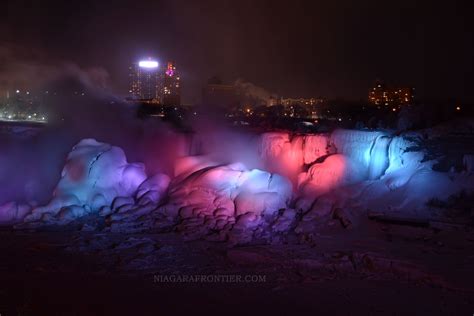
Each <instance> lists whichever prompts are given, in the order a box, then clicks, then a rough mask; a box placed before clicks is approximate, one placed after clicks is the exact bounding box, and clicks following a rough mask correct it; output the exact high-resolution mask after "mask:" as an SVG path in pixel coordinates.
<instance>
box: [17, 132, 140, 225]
mask: <svg viewBox="0 0 474 316" xmlns="http://www.w3.org/2000/svg"><path fill="white" fill-rule="evenodd" d="M145 179H146V175H145V168H144V166H143V165H142V164H132V163H128V162H127V159H126V157H125V154H124V152H123V150H122V149H120V148H119V147H115V146H112V145H109V144H105V143H100V142H97V141H96V140H94V139H84V140H82V141H80V142H79V143H78V144H77V145H76V146H74V148H73V149H72V151H71V152H70V153H69V155H68V157H67V161H66V165H65V166H64V168H63V171H62V174H61V179H60V181H59V183H58V185H57V186H56V189H55V191H54V196H53V199H52V200H51V201H50V203H49V204H47V205H45V206H40V207H37V208H35V209H33V211H32V213H31V214H30V215H28V216H27V217H26V218H25V221H27V222H28V221H35V220H38V219H40V218H41V217H42V215H43V214H50V215H52V216H55V215H59V220H61V221H68V220H71V219H73V218H77V217H80V216H83V215H86V214H88V213H89V212H98V211H99V210H100V209H101V208H102V207H104V206H110V205H111V204H112V202H113V201H114V199H115V198H116V197H132V196H133V195H134V194H135V192H136V191H137V189H138V187H139V186H140V184H141V183H142V182H143V181H144V180H145Z"/></svg>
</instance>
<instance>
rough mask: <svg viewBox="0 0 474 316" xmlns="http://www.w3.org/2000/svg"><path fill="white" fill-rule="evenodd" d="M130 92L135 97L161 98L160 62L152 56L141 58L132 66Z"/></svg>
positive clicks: (142, 98) (141, 98)
mask: <svg viewBox="0 0 474 316" xmlns="http://www.w3.org/2000/svg"><path fill="white" fill-rule="evenodd" d="M129 69H130V73H129V78H130V89H129V93H130V94H131V95H132V97H133V98H134V99H140V100H159V99H160V77H161V76H160V71H159V67H158V62H157V61H156V60H153V59H151V58H149V59H147V60H141V61H139V62H137V63H134V64H132V66H130V68H129Z"/></svg>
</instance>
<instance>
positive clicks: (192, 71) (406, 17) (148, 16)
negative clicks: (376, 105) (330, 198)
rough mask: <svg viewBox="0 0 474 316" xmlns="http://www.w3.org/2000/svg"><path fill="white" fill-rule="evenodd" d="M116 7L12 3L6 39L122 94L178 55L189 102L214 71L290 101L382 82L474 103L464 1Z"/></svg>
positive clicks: (359, 92) (25, 54)
mask: <svg viewBox="0 0 474 316" xmlns="http://www.w3.org/2000/svg"><path fill="white" fill-rule="evenodd" d="M46 7H47V8H48V9H47V11H45V9H44V8H46ZM109 9H110V8H109V7H108V6H107V5H106V4H101V3H96V2H92V1H84V2H81V3H80V4H77V5H72V4H68V3H60V2H54V1H52V2H51V3H50V5H45V4H44V3H37V4H33V5H31V6H27V7H24V6H21V7H20V5H19V4H17V3H14V2H9V3H8V4H7V6H6V10H5V12H6V13H7V15H6V17H5V18H2V19H1V22H0V25H1V26H2V27H1V30H2V31H0V37H1V39H2V42H3V43H5V44H4V45H16V46H19V47H22V48H23V49H20V50H21V51H22V52H21V54H20V55H21V56H19V55H15V56H14V58H17V59H19V60H21V61H24V60H38V62H39V63H43V62H44V63H52V62H55V61H64V62H72V63H75V64H77V65H79V66H80V67H84V68H90V67H100V68H102V69H104V70H105V71H106V72H107V73H108V78H109V85H110V87H111V88H112V89H113V90H114V91H126V87H127V85H128V83H127V79H126V72H127V69H125V70H124V68H125V67H123V65H126V64H128V63H129V61H130V60H135V59H140V58H142V57H144V56H149V55H154V56H160V58H163V61H166V60H174V61H175V62H176V63H177V64H178V65H180V69H181V70H182V72H181V79H182V80H183V82H185V83H186V89H183V102H185V103H196V102H197V101H198V100H199V98H200V94H201V93H200V91H201V89H202V86H203V85H204V84H205V83H206V82H207V80H208V79H209V78H210V77H212V76H214V75H217V76H219V77H221V78H222V79H223V81H225V82H230V83H232V82H235V81H236V80H238V79H239V78H240V79H243V80H245V81H248V82H251V83H253V84H255V85H257V86H261V87H264V88H265V89H267V90H268V91H270V92H271V93H277V94H279V95H284V96H288V97H300V96H301V97H312V96H314V95H323V96H327V97H328V98H336V97H341V98H347V99H353V100H358V99H365V97H366V91H367V88H368V87H370V86H372V84H373V82H374V80H375V79H377V78H382V79H386V80H390V81H394V82H396V83H400V84H406V85H408V86H414V87H417V95H418V96H420V97H421V98H428V99H436V98H442V99H444V98H459V99H463V100H474V92H472V89H470V86H472V84H473V83H474V78H473V76H472V73H473V62H472V58H471V56H472V53H473V52H474V48H473V46H474V45H473V41H472V37H471V36H470V32H469V30H470V29H471V25H470V20H469V16H468V14H467V12H469V11H468V10H466V9H467V8H466V7H465V5H463V4H462V3H461V2H456V1H454V2H450V3H447V4H444V5H442V6H441V5H439V4H436V3H430V2H416V3H414V2H412V1H398V2H397V3H395V4H393V3H392V4H387V3H375V2H372V1H362V2H357V3H353V2H352V1H339V2H336V3H333V4H330V3H318V2H304V1H296V2H295V3H292V4H291V5H289V4H288V3H285V2H277V3H269V2H266V1H262V2H258V3H255V2H252V1H239V2H226V3H224V2H218V1H210V0H207V1H202V2H199V3H194V4H189V5H186V6H182V5H181V3H180V1H168V0H164V1H155V2H148V1H138V2H136V3H134V6H132V7H130V6H127V2H126V1H119V2H117V3H115V4H114V7H113V9H114V10H113V11H111V10H109ZM50 11H52V13H51V14H49V13H50ZM9 12H11V13H12V14H9ZM14 12H22V14H21V15H19V16H18V15H15V14H13V13H14ZM112 12H113V13H112ZM45 15H48V19H47V22H46V23H42V20H43V19H42V17H43V16H45ZM13 17H15V18H14V19H13ZM441 18H442V19H441ZM124 21H128V22H129V23H127V27H126V28H125V27H124V23H123V22H124ZM440 21H442V23H441V22H440ZM124 78H125V79H124Z"/></svg>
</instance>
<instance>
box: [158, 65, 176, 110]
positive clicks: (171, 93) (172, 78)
mask: <svg viewBox="0 0 474 316" xmlns="http://www.w3.org/2000/svg"><path fill="white" fill-rule="evenodd" d="M161 97H162V104H163V105H180V104H181V82H180V78H179V74H178V72H177V71H176V65H175V64H174V63H173V62H168V65H167V67H166V70H165V73H164V74H163V88H162V94H161Z"/></svg>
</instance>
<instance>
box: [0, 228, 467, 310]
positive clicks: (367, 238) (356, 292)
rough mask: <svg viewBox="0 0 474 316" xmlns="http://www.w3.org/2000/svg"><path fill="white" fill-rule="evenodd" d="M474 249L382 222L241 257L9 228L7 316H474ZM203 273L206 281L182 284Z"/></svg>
mask: <svg viewBox="0 0 474 316" xmlns="http://www.w3.org/2000/svg"><path fill="white" fill-rule="evenodd" d="M473 250H474V235H473V234H472V233H470V232H467V231H465V230H462V229H461V230H459V229H458V230H455V231H451V230H446V231H438V230H433V229H430V228H413V227H406V226H400V225H386V224H383V225H382V224H378V223H373V222H367V223H365V224H363V225H362V226H360V227H357V228H356V229H348V230H347V229H346V230H344V229H342V228H340V227H339V226H337V225H332V226H331V225H330V226H327V227H326V228H325V229H322V230H321V232H320V233H319V234H316V235H315V236H311V238H309V239H306V240H305V242H304V243H301V242H300V241H298V240H297V238H296V237H295V238H291V236H290V237H289V238H288V239H287V241H286V242H283V243H280V244H274V245H248V246H239V247H233V248H228V247H227V246H226V245H225V244H223V243H213V242H205V241H187V242H185V241H183V239H182V237H181V236H180V235H179V234H177V233H163V234H154V235H144V234H138V235H137V234H134V235H124V234H111V233H103V232H84V231H82V232H78V231H73V232H71V231H69V232H64V231H63V232H57V231H56V232H51V231H50V232H38V231H37V232H25V231H12V230H10V229H8V228H4V229H3V230H1V231H0V254H1V257H0V315H1V316H5V315H167V314H171V313H173V314H188V315H190V314H194V315H201V314H221V315H227V314H240V315H249V314H260V315H267V314H275V315H298V314H303V315H307V314H313V315H473V313H474V273H473V272H474V265H473V263H474V251H473ZM195 275H205V276H206V278H208V279H207V281H197V282H190V281H189V280H188V282H179V281H182V279H184V278H185V277H187V276H189V277H190V276H195ZM217 275H227V276H228V279H227V280H230V278H231V277H230V276H231V275H232V276H233V278H234V279H237V278H239V277H240V278H241V279H242V280H243V281H242V282H235V281H234V282H222V281H219V280H217V279H216V278H218V277H217ZM173 278H175V279H174V282H173ZM179 278H181V280H180V279H179ZM210 278H214V281H213V280H212V279H210ZM246 281H247V282H246Z"/></svg>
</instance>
